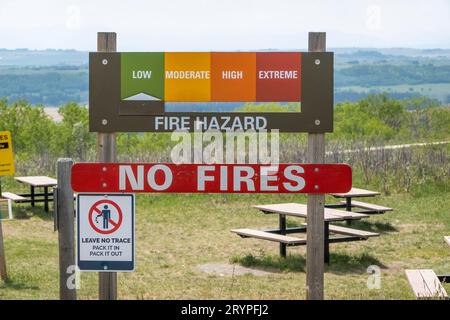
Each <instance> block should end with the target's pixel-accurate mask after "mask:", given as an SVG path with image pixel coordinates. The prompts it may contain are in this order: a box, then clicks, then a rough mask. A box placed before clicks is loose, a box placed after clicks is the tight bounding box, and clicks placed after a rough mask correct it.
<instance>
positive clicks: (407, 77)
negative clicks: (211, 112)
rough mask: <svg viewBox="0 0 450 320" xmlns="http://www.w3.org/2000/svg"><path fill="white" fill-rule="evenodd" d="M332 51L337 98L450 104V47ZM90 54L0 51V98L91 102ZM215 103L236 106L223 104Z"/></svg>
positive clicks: (222, 106)
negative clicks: (383, 95)
mask: <svg viewBox="0 0 450 320" xmlns="http://www.w3.org/2000/svg"><path fill="white" fill-rule="evenodd" d="M261 51H277V50H275V49H266V50H261ZM283 51H304V50H298V49H285V50H283ZM329 51H333V52H335V102H341V101H355V100H358V99H360V98H363V97H365V96H367V95H368V94H369V93H378V92H388V93H389V94H390V95H391V96H393V97H396V98H410V97H414V96H426V97H430V98H433V99H437V100H439V101H441V102H443V103H450V50H449V49H409V48H383V49H373V48H330V49H329ZM88 57H89V55H88V52H86V51H76V50H42V51H36V50H28V49H17V50H7V49H0V97H7V98H8V99H9V100H18V99H26V100H28V101H29V102H31V103H33V104H45V105H47V106H60V105H62V104H64V103H66V102H68V101H75V102H78V103H81V104H87V102H88V63H89V59H88ZM217 107H218V108H220V109H222V110H227V109H228V107H230V108H234V107H233V106H231V105H230V106H227V105H225V104H220V106H219V105H217ZM199 108H200V109H203V106H199Z"/></svg>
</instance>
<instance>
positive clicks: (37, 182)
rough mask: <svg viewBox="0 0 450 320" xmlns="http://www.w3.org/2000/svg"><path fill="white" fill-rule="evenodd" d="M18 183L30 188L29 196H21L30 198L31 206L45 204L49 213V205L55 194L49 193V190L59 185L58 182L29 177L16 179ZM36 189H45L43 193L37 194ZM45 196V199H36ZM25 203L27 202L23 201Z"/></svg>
mask: <svg viewBox="0 0 450 320" xmlns="http://www.w3.org/2000/svg"><path fill="white" fill-rule="evenodd" d="M14 179H15V180H16V181H18V182H20V183H24V184H27V185H29V186H30V193H29V194H20V196H22V197H27V198H30V200H29V202H31V206H32V207H34V205H35V203H36V202H44V209H45V211H46V212H48V211H49V208H48V203H49V202H50V201H53V197H52V196H53V193H51V192H49V188H52V187H54V186H56V185H57V180H56V179H53V178H50V177H46V176H28V177H15V178H14ZM35 188H43V189H44V192H43V193H36V192H35ZM40 196H43V197H44V199H36V197H40ZM23 202H25V201H23Z"/></svg>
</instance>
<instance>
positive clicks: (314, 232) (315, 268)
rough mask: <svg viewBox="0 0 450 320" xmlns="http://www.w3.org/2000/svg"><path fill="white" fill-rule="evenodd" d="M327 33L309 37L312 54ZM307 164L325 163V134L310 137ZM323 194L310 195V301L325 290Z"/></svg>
mask: <svg viewBox="0 0 450 320" xmlns="http://www.w3.org/2000/svg"><path fill="white" fill-rule="evenodd" d="M325 44H326V34H325V32H310V33H309V43H308V51H309V52H322V51H325V50H326V45H325ZM307 157H308V162H309V163H324V161H325V134H324V133H308V154H307ZM324 205H325V195H324V194H309V195H308V209H307V210H308V218H307V225H308V227H307V235H306V238H307V239H308V242H307V246H306V298H307V299H308V300H323V286H324V243H325V237H324V228H325V223H324Z"/></svg>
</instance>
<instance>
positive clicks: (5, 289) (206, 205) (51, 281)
mask: <svg viewBox="0 0 450 320" xmlns="http://www.w3.org/2000/svg"><path fill="white" fill-rule="evenodd" d="M305 199H306V198H305V196H293V195H256V196H255V195H253V196H250V195H139V196H138V197H137V202H136V203H137V224H136V235H137V243H136V249H137V250H136V253H137V268H136V271H135V272H133V273H121V274H119V289H118V291H119V292H118V294H119V298H121V299H304V298H305V279H306V274H305V268H306V267H305V266H306V261H305V258H306V257H305V252H306V248H305V247H295V248H288V254H289V256H288V257H287V258H286V259H282V258H280V257H279V256H278V245H277V244H275V243H272V242H267V241H261V240H256V239H242V238H240V237H238V236H236V235H234V234H232V233H231V232H230V229H233V228H241V227H251V228H265V227H276V226H277V225H278V221H277V216H275V215H264V214H261V213H259V212H258V211H257V210H254V209H252V208H251V205H253V204H258V203H259V204H261V203H277V202H290V201H298V202H302V203H304V202H305ZM330 200H331V199H327V201H328V202H329V201H330ZM369 201H374V202H376V203H379V204H381V205H387V206H391V207H393V208H394V209H395V211H394V212H391V213H387V214H384V215H377V216H371V217H370V218H369V219H366V220H364V221H359V222H354V223H353V227H355V228H361V229H365V230H372V231H376V232H380V233H381V235H380V237H378V238H371V239H369V240H367V241H358V242H350V243H340V244H332V245H331V264H330V265H329V266H326V268H325V270H326V273H325V297H326V298H327V299H413V298H414V297H413V295H412V293H411V290H410V288H409V286H408V284H407V281H406V278H405V275H404V269H406V268H432V269H434V270H435V271H436V272H437V273H439V272H442V273H444V272H447V273H448V272H450V263H449V262H450V259H449V258H450V248H449V247H448V246H447V245H446V244H445V243H444V241H443V236H444V235H448V234H450V215H449V211H450V192H449V191H448V190H447V192H444V193H425V194H422V196H420V197H418V196H417V195H414V196H413V195H411V194H392V195H390V196H386V195H383V196H381V197H378V198H376V199H369ZM15 211H16V213H19V215H18V217H20V218H18V219H16V220H14V221H4V222H3V230H4V237H5V248H6V254H7V257H6V258H7V263H8V271H9V275H10V280H9V281H7V282H6V283H2V284H0V299H57V298H58V251H57V250H58V249H57V233H55V232H53V222H52V220H51V218H50V217H49V216H48V215H46V214H44V213H43V212H42V208H35V209H34V210H32V211H31V210H28V208H27V207H26V206H15ZM288 220H289V224H290V225H296V224H297V223H301V222H304V220H303V219H294V218H289V219H288ZM212 262H214V263H240V264H242V265H244V266H247V267H253V268H258V269H265V270H268V271H273V273H271V274H270V275H266V276H253V275H249V274H247V275H242V276H237V275H234V276H232V277H231V276H230V277H228V276H223V277H221V276H214V275H209V274H205V273H202V272H201V271H198V269H197V266H198V265H200V264H205V263H212ZM370 265H378V266H379V267H380V268H381V277H382V278H381V289H380V290H375V289H374V290H369V289H368V288H367V285H366V283H367V279H368V276H369V275H368V274H367V267H368V266H370ZM97 288H98V287H97V275H96V274H95V273H82V276H81V289H80V290H79V292H78V295H79V298H81V299H96V298H97ZM446 288H447V290H448V291H450V288H449V286H448V285H446Z"/></svg>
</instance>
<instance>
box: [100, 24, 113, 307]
mask: <svg viewBox="0 0 450 320" xmlns="http://www.w3.org/2000/svg"><path fill="white" fill-rule="evenodd" d="M97 51H99V52H116V51H117V34H116V33H115V32H99V33H98V34H97ZM105 120H107V119H105ZM97 160H98V161H99V162H116V134H115V133H102V132H99V133H98V134H97ZM98 286H99V289H98V293H99V299H100V300H117V272H99V274H98Z"/></svg>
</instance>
